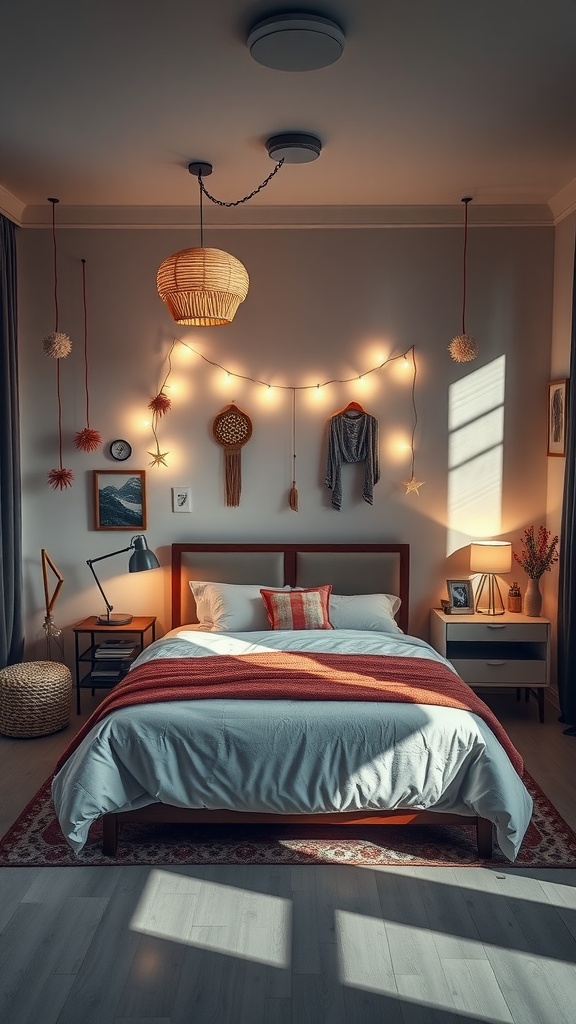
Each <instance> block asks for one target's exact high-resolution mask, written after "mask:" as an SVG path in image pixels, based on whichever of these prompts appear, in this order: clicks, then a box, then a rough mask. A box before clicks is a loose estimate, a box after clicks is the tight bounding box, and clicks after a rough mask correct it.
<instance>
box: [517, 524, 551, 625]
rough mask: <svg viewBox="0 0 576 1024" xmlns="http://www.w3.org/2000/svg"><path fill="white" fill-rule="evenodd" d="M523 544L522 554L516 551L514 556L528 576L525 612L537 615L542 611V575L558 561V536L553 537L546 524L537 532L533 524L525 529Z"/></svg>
mask: <svg viewBox="0 0 576 1024" xmlns="http://www.w3.org/2000/svg"><path fill="white" fill-rule="evenodd" d="M521 544H522V550H521V551H520V554H518V552H517V551H514V558H515V560H516V561H517V562H518V565H521V566H522V568H523V569H524V572H525V573H526V575H527V576H528V586H527V588H526V593H525V595H524V612H525V614H526V615H530V616H534V617H537V616H539V615H540V612H541V611H542V593H541V591H540V582H539V581H540V577H541V576H542V575H543V574H544V573H545V572H550V569H551V568H552V566H553V565H554V562H557V561H558V553H557V548H558V537H557V536H555V537H553V536H552V532H551V530H547V529H546V527H545V526H539V527H538V532H537V533H535V530H534V527H533V526H529V527H528V528H527V529H526V530H524V536H523V537H522V541H521Z"/></svg>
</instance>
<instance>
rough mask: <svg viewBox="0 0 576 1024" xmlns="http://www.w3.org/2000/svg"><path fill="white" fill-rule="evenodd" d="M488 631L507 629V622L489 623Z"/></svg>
mask: <svg viewBox="0 0 576 1024" xmlns="http://www.w3.org/2000/svg"><path fill="white" fill-rule="evenodd" d="M486 625H487V626H488V629H506V623H505V622H487V623H486Z"/></svg>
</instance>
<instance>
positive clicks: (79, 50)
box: [0, 0, 576, 223]
mask: <svg viewBox="0 0 576 1024" xmlns="http://www.w3.org/2000/svg"><path fill="white" fill-rule="evenodd" d="M280 9H282V7H281V6H279V5H276V6H275V7H274V6H272V7H271V6H269V5H264V4H262V3H255V2H252V3H251V2H250V0H246V2H244V3H242V2H238V0H204V2H203V3H199V2H197V0H162V2H159V0H51V2H46V0H2V2H1V4H0V208H2V209H4V211H5V212H7V213H8V214H9V215H10V216H12V217H13V219H15V220H17V221H18V222H21V223H32V222H34V221H35V220H42V217H43V216H44V215H45V216H46V218H48V217H49V216H50V215H51V214H50V209H51V208H50V204H48V203H47V201H46V200H47V197H48V196H55V197H57V198H59V199H60V204H61V205H60V206H59V218H61V217H62V214H64V210H65V208H68V207H70V208H71V207H75V208H76V207H82V208H91V207H99V208H110V207H131V208H161V209H162V210H163V214H162V216H163V218H164V220H167V222H169V221H170V210H168V209H167V208H174V209H175V210H176V209H177V208H180V209H183V208H189V207H190V205H191V204H192V205H196V204H197V200H198V187H197V183H196V181H195V179H194V178H193V177H191V176H190V174H189V173H188V171H187V165H188V163H189V161H190V160H192V159H202V160H207V161H210V162H211V163H212V164H213V165H214V173H213V175H212V176H211V178H209V179H207V180H206V185H207V187H208V188H209V190H210V191H211V192H212V193H213V194H214V195H215V196H217V197H218V198H220V199H223V200H225V201H231V200H235V199H238V198H240V197H241V196H244V195H246V194H247V193H249V192H251V191H252V190H253V189H254V188H255V187H256V186H257V185H258V184H260V182H261V181H262V180H263V179H264V178H265V177H266V176H267V175H268V174H269V172H270V170H271V169H272V168H273V166H274V165H273V163H272V161H271V160H270V158H269V157H268V155H267V153H266V150H265V147H264V142H265V140H266V138H267V137H268V136H270V135H273V134H276V133H279V132H285V131H305V132H311V133H312V134H315V135H318V136H319V137H320V139H321V140H322V143H323V152H322V154H321V156H320V158H319V159H318V160H316V161H315V162H313V163H309V164H304V165H292V166H284V167H283V168H282V169H281V170H280V172H279V173H278V174H277V175H276V176H275V177H274V179H273V180H272V181H271V182H270V184H269V185H268V186H267V187H266V188H265V189H264V190H263V191H262V192H260V193H259V194H258V195H257V196H256V197H255V198H254V199H253V200H252V201H251V203H250V204H249V205H250V207H253V208H254V209H255V210H256V211H258V210H259V211H260V216H263V215H264V208H265V207H273V208H275V209H276V210H278V208H286V207H299V208H303V207H304V208H318V207H325V208H326V207H338V208H341V207H352V208H357V207H371V208H374V207H381V208H393V207H405V206H412V205H416V206H419V207H427V206H447V207H452V208H454V209H455V210H456V215H457V216H458V217H461V209H460V208H459V203H460V199H461V198H462V197H463V196H465V195H470V196H473V197H474V205H475V207H476V206H478V205H486V206H494V205H496V206H498V205H507V206H510V205H515V204H522V206H523V207H525V208H526V209H527V208H528V207H531V206H535V205H536V206H537V205H542V206H545V207H546V210H547V211H548V213H549V215H550V217H551V219H552V218H554V217H556V218H557V217H559V216H562V215H563V214H565V213H566V212H567V211H568V210H569V209H571V208H572V206H573V205H576V124H575V106H576V3H575V2H574V0H482V2H481V3H478V2H476V3H474V2H472V0H329V3H328V4H327V5H324V4H323V3H320V4H318V5H316V4H314V5H310V4H308V3H302V4H298V3H295V4H294V5H292V9H300V10H313V11H316V12H317V13H320V14H323V15H325V16H329V17H332V18H333V19H335V20H336V21H338V22H339V23H340V24H341V25H342V27H343V28H344V30H345V34H346V46H345V50H344V54H343V56H342V57H341V59H340V60H339V61H338V62H337V63H336V64H333V65H332V66H330V67H328V68H324V69H322V70H319V71H310V72H306V73H301V74H295V73H289V72H280V71H273V70H270V69H267V68H265V67H262V66H261V65H259V64H256V63H255V62H254V61H253V60H252V58H251V57H250V54H249V52H248V49H247V48H246V44H245V40H246V36H247V32H248V28H249V27H250V26H251V24H252V23H253V22H254V21H255V20H256V19H258V18H259V17H260V16H264V15H267V14H270V13H274V12H275V11H277V10H280ZM284 9H287V8H286V5H285V6H284ZM288 9H290V8H288ZM35 207H41V208H42V209H41V210H40V211H39V210H36V211H35V210H34V208H35ZM212 209H214V207H212ZM243 209H246V208H243ZM310 212H311V211H310V210H309V214H310ZM286 213H287V211H286V210H285V211H284V214H285V215H286ZM116 214H117V217H118V220H119V221H121V220H122V217H123V216H126V211H124V213H122V212H121V211H116ZM83 216H84V219H86V217H87V214H86V210H85V209H84V211H83ZM226 216H227V217H228V218H229V219H230V220H232V218H233V217H234V216H236V214H232V213H230V212H228V213H227V214H226ZM107 217H108V219H110V217H111V213H110V210H109V209H108V210H107ZM173 217H174V218H175V217H176V213H173ZM64 219H66V218H65V214H64Z"/></svg>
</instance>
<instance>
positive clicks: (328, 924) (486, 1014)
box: [0, 694, 576, 1024]
mask: <svg viewBox="0 0 576 1024" xmlns="http://www.w3.org/2000/svg"><path fill="white" fill-rule="evenodd" d="M486 699H487V701H488V703H490V704H491V706H492V707H493V709H494V710H495V711H496V712H497V714H498V715H499V717H500V718H501V720H502V721H503V722H504V723H505V725H506V727H507V729H508V731H509V733H510V735H511V736H512V739H513V740H514V742H515V743H516V745H517V746H518V748H519V749H520V750H521V752H522V754H523V756H524V758H525V761H526V766H527V768H528V770H529V771H530V773H531V774H532V775H533V776H534V777H535V778H536V779H537V781H538V782H539V783H540V785H541V786H542V788H543V789H544V790H545V792H547V794H548V796H549V797H550V798H551V800H552V801H553V803H555V804H556V806H557V807H558V808H559V810H560V811H561V813H562V814H563V816H564V817H565V818H566V820H568V821H569V822H570V824H571V825H572V827H574V828H576V800H575V794H576V781H575V779H576V773H575V771H574V766H575V763H576V738H570V737H566V736H563V735H562V727H561V726H560V725H559V724H558V722H557V721H556V718H557V712H556V711H555V709H554V708H550V707H548V708H547V721H546V723H545V724H544V725H540V724H539V723H538V716H537V709H536V705H535V703H533V702H530V703H529V704H526V703H525V702H524V701H523V700H522V701H521V702H519V703H517V702H516V700H515V697H514V696H513V695H512V696H509V695H504V694H498V695H495V696H493V697H487V698H486ZM83 704H84V714H83V716H82V718H83V717H85V714H86V713H87V712H88V711H89V710H90V696H89V695H86V694H85V695H83ZM81 720H82V719H80V720H79V719H77V718H76V717H75V718H74V722H73V723H72V725H71V727H70V730H67V731H65V732H62V733H58V734H56V735H55V736H51V737H44V738H41V739H36V740H9V739H7V738H6V737H0V833H3V832H4V831H5V830H6V829H7V828H8V826H9V825H10V824H11V823H12V821H13V820H14V819H15V818H16V817H17V815H18V813H19V812H20V810H22V808H23V807H24V806H25V804H26V803H27V802H28V800H29V799H30V798H31V797H32V796H33V794H34V793H35V792H36V790H37V789H38V787H39V785H40V784H41V783H42V782H43V781H44V779H45V778H46V777H47V776H48V775H49V774H50V772H51V769H52V767H53V764H54V762H55V760H56V757H57V755H58V753H59V751H60V750H61V749H62V748H63V747H64V746H65V745H66V743H67V742H68V738H69V735H71V733H72V732H73V731H74V730H75V729H76V728H77V726H78V722H79V721H81ZM575 882H576V872H574V871H568V870H548V871H543V870H540V871H536V870H528V869H518V868H513V867H510V868H504V869H500V868H499V869H498V870H496V869H484V868H479V869H475V868H462V869H451V868H381V869H376V870H375V869H366V868H355V867H328V866H325V867H324V866H322V867H308V866H299V867H294V868H290V867H276V866H272V867H259V866H250V865H247V866H244V867H239V868H232V867H186V868H179V869H176V868H166V869H163V870H158V869H151V868H139V867H125V868H120V867H119V868H116V867H110V868H89V867H77V868H43V869H36V868H4V869H1V870H0V1022H7V1024H228V1022H230V1024H244V1022H246V1024H260V1022H262V1024H264V1022H265V1024H296V1022H297V1024H324V1022H330V1024H344V1022H346V1024H372V1022H386V1024H460V1022H462V1024H464V1022H466V1024H474V1022H491V1024H496V1022H497V1024H500V1022H514V1024H565V1022H566V1024H576V966H575V963H576V888H575Z"/></svg>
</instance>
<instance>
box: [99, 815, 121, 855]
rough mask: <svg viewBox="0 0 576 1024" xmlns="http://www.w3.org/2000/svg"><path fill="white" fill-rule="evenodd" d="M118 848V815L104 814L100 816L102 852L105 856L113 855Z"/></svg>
mask: <svg viewBox="0 0 576 1024" xmlns="http://www.w3.org/2000/svg"><path fill="white" fill-rule="evenodd" d="M117 849H118V816H117V815H116V814H105V815H104V817H103V818H102V853H103V854H104V856H105V857H115V856H116V850H117Z"/></svg>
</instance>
